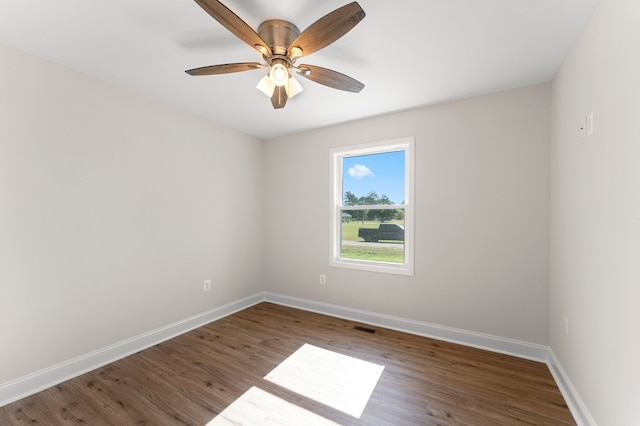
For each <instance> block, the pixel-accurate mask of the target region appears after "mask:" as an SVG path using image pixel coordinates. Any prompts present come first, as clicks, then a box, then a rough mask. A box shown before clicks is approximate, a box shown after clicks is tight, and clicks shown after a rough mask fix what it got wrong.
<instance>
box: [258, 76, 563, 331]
mask: <svg viewBox="0 0 640 426" xmlns="http://www.w3.org/2000/svg"><path fill="white" fill-rule="evenodd" d="M549 104H550V86H549V85H539V86H533V87H528V88H524V89H519V90H512V91H508V92H503V93H498V94H493V95H488V96H483V97H478V98H474V99H469V100H463V101H459V102H452V103H448V104H445V105H440V106H435V107H430V108H421V109H417V110H412V111H407V112H402V113H398V114H392V115H387V116H382V117H377V118H372V119H368V120H363V121H358V122H354V123H349V124H345V125H342V126H335V127H331V128H327V129H322V130H317V131H311V132H307V133H303V134H299V135H295V136H291V137H286V138H281V139H275V140H270V141H268V142H267V144H266V146H265V168H266V185H265V191H266V199H267V203H266V206H267V211H266V215H265V220H266V222H265V223H266V236H265V250H264V252H265V288H266V290H268V291H272V292H276V293H282V294H285V295H289V296H295V297H301V298H307V299H311V300H314V301H320V302H325V303H332V304H338V305H343V306H347V307H351V308H357V309H364V310H370V311H374V312H378V313H382V314H388V315H394V316H398V317H403V318H408V319H413V320H418V321H425V322H430V323H435V324H439V325H445V326H450V327H457V328H461V329H465V330H471V331H476V332H482V333H488V334H491V335H496V336H502V337H507V338H512V339H518V340H522V341H527V342H533V343H539V344H547V342H548V339H547V333H548V325H547V315H548V298H549V293H548V243H549V240H548V232H549V228H548V212H549V137H550V117H549ZM403 136H415V139H416V147H415V151H416V158H415V168H416V173H415V177H416V183H415V187H416V197H415V198H416V200H417V204H416V211H415V214H416V230H415V241H416V247H415V252H416V259H415V263H416V267H415V276H414V277H406V276H396V275H389V274H375V273H369V272H363V271H355V270H345V269H340V268H329V266H328V263H329V229H328V227H329V198H330V197H329V186H330V180H329V150H330V149H331V148H333V147H338V146H345V145H353V144H357V143H366V142H372V141H378V140H381V139H393V138H398V137H403ZM320 273H322V274H326V275H327V282H328V283H327V285H324V286H323V285H319V284H318V275H319V274H320Z"/></svg>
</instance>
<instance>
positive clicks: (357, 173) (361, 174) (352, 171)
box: [347, 164, 374, 179]
mask: <svg viewBox="0 0 640 426" xmlns="http://www.w3.org/2000/svg"><path fill="white" fill-rule="evenodd" d="M347 173H349V176H351V177H353V178H356V179H362V178H365V177H373V176H374V175H373V172H372V171H371V169H370V168H368V167H367V166H364V165H362V164H356V165H354V166H353V167H350V168H349V170H347Z"/></svg>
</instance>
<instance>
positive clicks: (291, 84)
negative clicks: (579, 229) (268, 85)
mask: <svg viewBox="0 0 640 426" xmlns="http://www.w3.org/2000/svg"><path fill="white" fill-rule="evenodd" d="M284 88H285V90H286V91H287V96H288V97H289V99H291V98H293V97H294V96H295V95H297V94H298V93H300V92H302V85H301V84H300V83H299V82H298V80H296V79H295V78H293V77H291V78H289V81H288V82H287V85H286V86H285V87H284Z"/></svg>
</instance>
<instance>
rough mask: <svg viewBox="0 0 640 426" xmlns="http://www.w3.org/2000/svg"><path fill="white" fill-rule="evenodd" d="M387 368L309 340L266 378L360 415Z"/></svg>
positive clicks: (326, 403)
mask: <svg viewBox="0 0 640 426" xmlns="http://www.w3.org/2000/svg"><path fill="white" fill-rule="evenodd" d="M383 370H384V366H383V365H378V364H373V363H371V362H368V361H363V360H361V359H358V358H353V357H350V356H346V355H342V354H339V353H336V352H333V351H329V350H326V349H322V348H319V347H317V346H313V345H309V344H307V343H305V344H304V345H303V346H302V347H301V348H300V349H298V350H297V351H296V352H294V353H293V354H292V355H291V356H290V357H289V358H287V359H285V360H284V361H283V362H282V363H280V364H279V365H278V366H277V367H276V368H275V369H273V370H272V371H271V372H270V373H269V374H267V375H266V376H265V377H264V378H265V379H266V380H268V381H270V382H272V383H275V384H277V385H279V386H282V387H284V388H287V389H289V390H291V391H293V392H296V393H298V394H300V395H303V396H305V397H307V398H310V399H313V400H314V401H317V402H320V403H322V404H324V405H327V406H329V407H332V408H335V409H336V410H340V411H342V412H343V413H346V414H349V415H351V416H353V417H357V418H360V416H361V415H362V412H363V411H364V409H365V407H366V405H367V402H368V401H369V398H370V397H371V393H372V392H373V389H374V388H375V387H376V384H377V383H378V379H379V378H380V375H381V374H382V371H383Z"/></svg>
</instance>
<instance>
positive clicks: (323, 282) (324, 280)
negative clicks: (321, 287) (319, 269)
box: [320, 274, 327, 284]
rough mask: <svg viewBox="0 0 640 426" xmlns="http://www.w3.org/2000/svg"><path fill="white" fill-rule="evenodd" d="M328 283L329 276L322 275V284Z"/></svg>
mask: <svg viewBox="0 0 640 426" xmlns="http://www.w3.org/2000/svg"><path fill="white" fill-rule="evenodd" d="M326 283H327V276H326V275H325V274H320V284H326Z"/></svg>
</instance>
